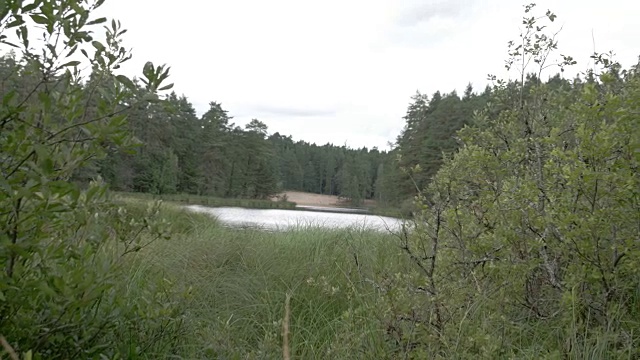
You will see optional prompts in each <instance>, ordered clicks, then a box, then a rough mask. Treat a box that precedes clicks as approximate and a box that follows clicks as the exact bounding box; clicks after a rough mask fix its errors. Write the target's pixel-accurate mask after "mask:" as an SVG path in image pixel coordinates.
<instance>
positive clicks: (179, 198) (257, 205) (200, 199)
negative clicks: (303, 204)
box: [114, 192, 296, 210]
mask: <svg viewBox="0 0 640 360" xmlns="http://www.w3.org/2000/svg"><path fill="white" fill-rule="evenodd" d="M114 195H116V196H121V197H128V198H135V199H140V200H146V201H150V200H163V201H168V202H173V203H180V204H186V205H203V206H211V207H225V206H229V207H242V208H248V209H286V210H295V208H296V203H294V202H290V201H271V200H264V199H236V198H219V197H213V196H203V195H191V194H163V195H156V194H149V193H138V192H114Z"/></svg>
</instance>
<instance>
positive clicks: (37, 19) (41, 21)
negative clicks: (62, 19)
mask: <svg viewBox="0 0 640 360" xmlns="http://www.w3.org/2000/svg"><path fill="white" fill-rule="evenodd" d="M31 19H32V20H33V21H34V22H35V23H36V24H40V25H46V24H48V23H49V19H47V18H46V17H44V16H42V15H35V14H34V15H31Z"/></svg>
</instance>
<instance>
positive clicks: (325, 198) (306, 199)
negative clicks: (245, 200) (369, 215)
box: [274, 191, 373, 207]
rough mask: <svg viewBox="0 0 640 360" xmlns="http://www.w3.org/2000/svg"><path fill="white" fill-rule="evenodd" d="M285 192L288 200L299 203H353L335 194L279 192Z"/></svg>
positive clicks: (324, 204) (335, 204)
mask: <svg viewBox="0 0 640 360" xmlns="http://www.w3.org/2000/svg"><path fill="white" fill-rule="evenodd" d="M284 194H286V195H287V200H289V201H292V202H294V203H296V204H298V205H307V206H326V207H349V206H350V205H351V204H350V203H349V201H347V200H344V199H340V198H338V197H337V196H335V195H320V194H312V193H306V192H301V191H285V192H283V193H281V194H278V196H282V195H284ZM274 200H277V199H274ZM365 205H366V206H369V205H373V201H371V200H367V201H365Z"/></svg>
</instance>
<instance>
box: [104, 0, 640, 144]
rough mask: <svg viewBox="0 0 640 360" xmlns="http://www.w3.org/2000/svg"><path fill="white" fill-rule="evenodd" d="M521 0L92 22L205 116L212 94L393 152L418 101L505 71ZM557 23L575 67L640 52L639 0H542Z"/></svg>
mask: <svg viewBox="0 0 640 360" xmlns="http://www.w3.org/2000/svg"><path fill="white" fill-rule="evenodd" d="M525 3H528V2H520V1H513V0H483V1H480V0H432V1H428V0H422V1H419V0H323V1H308V0H269V1H265V0H208V1H202V0H201V1H196V0H181V1H169V0H135V1H134V0H107V1H106V3H105V4H104V5H103V6H102V8H101V9H100V11H99V12H98V14H96V16H107V17H108V18H109V19H111V18H115V19H117V20H120V21H121V22H122V25H123V27H124V28H125V29H128V32H127V33H126V35H125V36H124V45H125V46H126V47H128V48H131V49H132V53H133V59H132V60H130V61H129V62H128V63H127V65H126V66H124V67H123V68H122V69H121V71H122V72H123V73H125V74H126V75H130V76H140V74H141V73H142V67H143V65H144V63H145V62H146V61H152V62H154V64H156V65H157V64H167V65H169V66H171V76H170V80H171V82H173V83H174V84H175V87H174V89H173V90H174V91H176V92H177V93H178V94H179V95H186V96H187V97H188V99H189V100H190V101H191V103H192V104H193V105H194V107H195V109H196V111H197V113H198V115H201V114H202V113H204V112H205V111H206V110H207V109H208V108H209V103H210V102H211V101H215V102H218V103H221V104H222V107H223V108H224V109H226V110H228V112H229V115H231V116H232V117H233V120H232V121H233V122H235V123H236V124H237V125H244V124H246V123H248V122H249V121H250V120H251V119H253V118H257V119H259V120H261V121H262V122H264V123H266V124H267V126H268V127H269V132H270V133H275V132H279V133H280V134H283V135H292V136H293V138H294V140H304V141H308V142H314V143H317V144H326V143H333V144H335V145H340V146H341V145H345V144H346V145H347V146H349V147H354V148H360V147H365V146H366V147H368V148H372V147H374V146H375V147H378V148H379V149H381V150H382V149H389V143H393V142H394V141H395V139H396V137H397V136H398V135H399V134H400V132H401V130H402V128H403V126H404V120H403V119H402V117H403V116H404V114H405V112H406V109H407V106H408V104H409V103H410V101H411V96H412V95H414V94H415V93H416V91H420V92H422V93H426V94H433V93H434V92H435V91H441V92H443V93H449V92H451V91H453V90H456V91H458V93H459V94H462V92H463V91H464V88H465V87H466V86H467V84H468V83H471V84H472V85H473V86H474V88H475V89H476V90H482V89H484V87H485V86H486V85H487V83H488V82H487V80H486V78H487V74H489V73H491V74H496V75H498V76H499V77H502V78H507V77H508V76H509V74H506V73H505V70H504V60H505V59H506V57H507V42H508V41H509V40H515V39H517V38H518V35H519V33H520V28H521V26H522V25H521V24H522V21H521V19H522V16H523V15H524V13H523V5H524V4H525ZM537 4H538V5H537V6H536V8H535V9H536V11H535V12H534V14H544V12H546V10H547V9H551V10H552V11H553V12H554V13H555V14H556V15H557V16H558V18H557V19H556V21H555V22H554V23H553V27H552V29H560V27H562V31H561V32H560V33H559V35H558V41H559V49H560V50H559V52H558V53H559V54H560V53H561V54H565V55H571V56H573V57H574V58H575V59H576V60H577V61H578V64H577V65H576V66H574V68H573V70H570V71H569V72H567V74H571V72H573V73H576V72H578V71H584V70H586V69H588V68H590V67H592V66H593V64H592V62H591V61H590V59H589V56H590V55H591V54H592V53H593V52H594V48H595V50H596V51H597V52H608V51H610V50H613V51H614V53H615V54H616V60H618V61H619V62H620V63H621V64H622V65H623V67H624V68H628V67H629V66H631V65H634V64H635V63H637V59H638V56H639V55H640V46H639V45H640V42H638V39H640V26H638V25H637V19H638V16H640V2H638V1H631V0H609V1H606V2H603V1H601V0H598V1H592V0H562V1H539V2H538V3H537Z"/></svg>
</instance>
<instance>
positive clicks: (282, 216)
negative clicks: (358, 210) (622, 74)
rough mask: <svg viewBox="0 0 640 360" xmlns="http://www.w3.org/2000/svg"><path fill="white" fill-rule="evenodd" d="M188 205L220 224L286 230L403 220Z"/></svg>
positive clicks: (391, 226)
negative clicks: (215, 219)
mask: <svg viewBox="0 0 640 360" xmlns="http://www.w3.org/2000/svg"><path fill="white" fill-rule="evenodd" d="M186 208H187V209H189V210H191V211H195V212H201V213H206V214H210V215H212V216H214V217H216V218H217V219H218V220H219V221H220V222H222V223H223V224H226V225H229V226H234V227H255V228H261V229H266V230H285V229H289V228H296V227H297V228H300V227H307V226H319V227H324V228H331V229H340V228H358V229H370V230H380V231H387V230H392V231H395V230H397V229H398V228H399V227H400V225H401V223H402V220H399V219H394V218H391V217H385V216H378V215H365V214H346V213H330V212H317V211H305V210H277V209H244V208H237V207H215V208H213V207H206V206H200V205H190V206H187V207H186Z"/></svg>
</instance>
